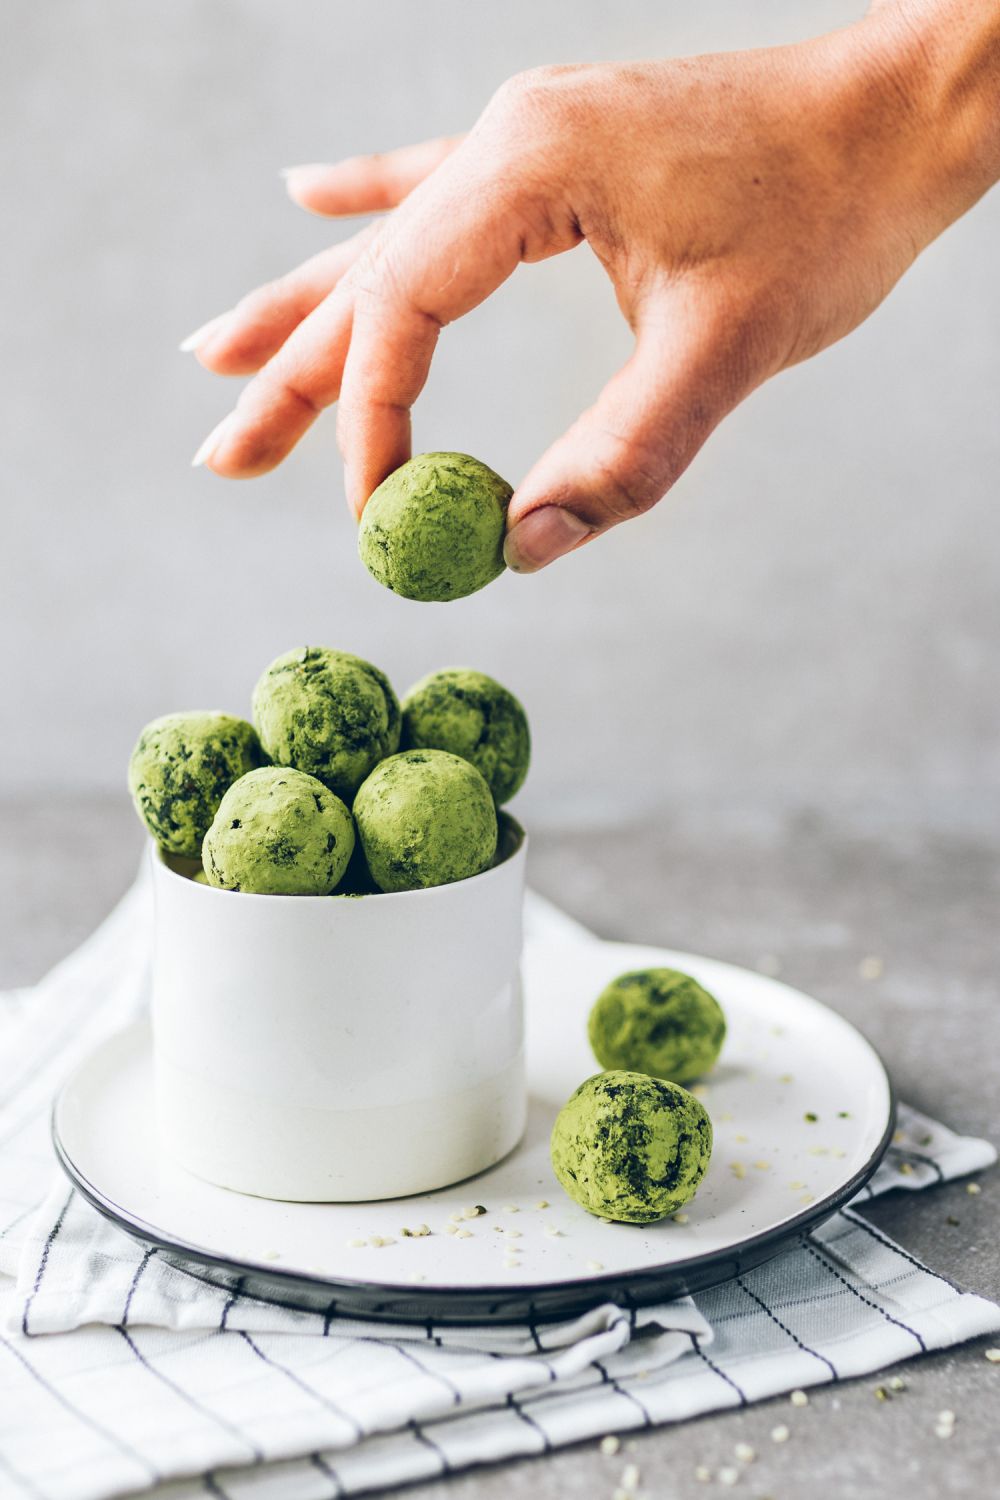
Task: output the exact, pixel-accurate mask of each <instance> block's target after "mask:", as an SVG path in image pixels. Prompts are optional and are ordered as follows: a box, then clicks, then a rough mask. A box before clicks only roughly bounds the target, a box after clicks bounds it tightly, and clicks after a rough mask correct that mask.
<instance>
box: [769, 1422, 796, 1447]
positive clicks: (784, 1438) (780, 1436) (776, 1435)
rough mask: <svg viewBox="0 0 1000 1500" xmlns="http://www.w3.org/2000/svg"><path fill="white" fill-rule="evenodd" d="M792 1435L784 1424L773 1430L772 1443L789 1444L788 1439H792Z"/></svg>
mask: <svg viewBox="0 0 1000 1500" xmlns="http://www.w3.org/2000/svg"><path fill="white" fill-rule="evenodd" d="M791 1435H792V1434H791V1433H790V1432H789V1430H788V1428H787V1427H786V1426H785V1424H784V1422H782V1423H781V1425H780V1427H772V1428H771V1442H772V1443H787V1442H788V1439H789V1438H790V1437H791Z"/></svg>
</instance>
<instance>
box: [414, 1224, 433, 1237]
mask: <svg viewBox="0 0 1000 1500" xmlns="http://www.w3.org/2000/svg"><path fill="white" fill-rule="evenodd" d="M417 1234H418V1235H425V1234H430V1230H429V1229H428V1228H427V1225H426V1224H418V1225H417Z"/></svg>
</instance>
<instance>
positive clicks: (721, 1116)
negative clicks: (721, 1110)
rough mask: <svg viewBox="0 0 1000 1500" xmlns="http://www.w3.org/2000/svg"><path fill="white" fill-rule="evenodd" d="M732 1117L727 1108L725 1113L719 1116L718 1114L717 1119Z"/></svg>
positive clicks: (729, 1118)
mask: <svg viewBox="0 0 1000 1500" xmlns="http://www.w3.org/2000/svg"><path fill="white" fill-rule="evenodd" d="M732 1118H733V1117H732V1115H731V1114H730V1113H729V1111H728V1110H727V1111H726V1113H725V1114H724V1115H720V1116H719V1119H720V1120H731V1119H732Z"/></svg>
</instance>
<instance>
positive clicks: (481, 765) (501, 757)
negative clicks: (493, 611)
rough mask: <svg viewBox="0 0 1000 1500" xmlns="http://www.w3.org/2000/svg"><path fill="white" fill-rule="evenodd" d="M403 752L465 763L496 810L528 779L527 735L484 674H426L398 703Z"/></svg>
mask: <svg viewBox="0 0 1000 1500" xmlns="http://www.w3.org/2000/svg"><path fill="white" fill-rule="evenodd" d="M402 707H403V735H402V739H401V741H400V743H401V744H402V747H403V749H404V750H411V749H413V750H447V751H448V753H449V754H450V755H459V756H461V758H462V760H467V761H468V762H469V763H470V765H473V766H475V768H476V770H477V771H478V772H479V774H480V775H481V776H482V777H483V778H484V780H485V781H486V784H487V786H488V787H489V789H490V791H491V792H492V793H493V800H494V802H496V803H497V805H498V806H499V805H500V803H502V802H507V801H509V800H510V798H511V797H513V795H514V793H515V792H516V791H519V790H520V788H521V785H522V783H523V782H524V778H525V777H526V776H527V774H528V763H529V761H530V759H531V736H530V734H529V731H528V719H527V715H526V714H525V712H524V709H523V708H522V707H521V705H520V703H518V701H517V699H516V698H515V697H514V694H513V693H509V692H508V691H507V689H506V688H505V687H501V686H500V684H499V682H494V680H493V678H492V677H487V675H486V673H485V672H473V671H472V670H471V669H469V668H467V667H449V668H447V669H446V670H445V671H443V672H432V673H431V675H430V676H429V677H424V678H423V679H422V680H421V681H420V682H417V683H415V684H414V686H413V687H411V688H410V691H409V692H408V693H407V695H406V697H405V698H404V699H403V704H402Z"/></svg>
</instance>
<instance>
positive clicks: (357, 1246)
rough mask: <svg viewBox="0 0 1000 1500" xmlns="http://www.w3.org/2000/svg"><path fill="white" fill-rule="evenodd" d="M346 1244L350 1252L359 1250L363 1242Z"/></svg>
mask: <svg viewBox="0 0 1000 1500" xmlns="http://www.w3.org/2000/svg"><path fill="white" fill-rule="evenodd" d="M347 1243H348V1245H349V1247H350V1248H351V1249H352V1250H360V1249H361V1246H362V1245H363V1244H364V1240H348V1241H347Z"/></svg>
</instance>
